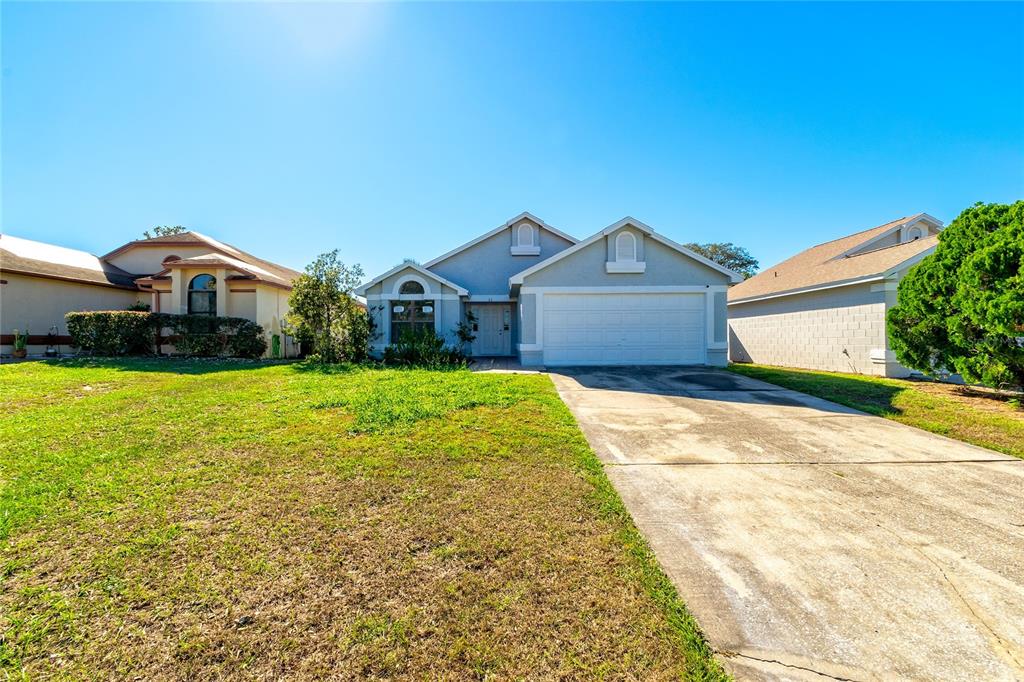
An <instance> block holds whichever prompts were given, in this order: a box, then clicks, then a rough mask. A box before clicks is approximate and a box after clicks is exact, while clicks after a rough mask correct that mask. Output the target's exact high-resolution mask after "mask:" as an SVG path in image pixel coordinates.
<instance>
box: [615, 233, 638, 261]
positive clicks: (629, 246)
mask: <svg viewBox="0 0 1024 682" xmlns="http://www.w3.org/2000/svg"><path fill="white" fill-rule="evenodd" d="M615 260H616V262H619V263H627V262H628V263H633V262H636V237H635V236H633V233H632V232H620V233H619V235H618V236H617V237H615Z"/></svg>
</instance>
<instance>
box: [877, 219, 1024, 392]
mask: <svg viewBox="0 0 1024 682" xmlns="http://www.w3.org/2000/svg"><path fill="white" fill-rule="evenodd" d="M897 296H898V302H897V305H896V306H895V307H894V308H892V309H891V310H890V311H889V315H888V321H889V335H890V339H891V341H892V347H893V350H894V351H895V352H896V358H897V359H898V360H899V361H900V362H901V363H903V364H904V365H906V366H907V367H912V368H914V369H919V370H921V371H924V372H934V371H936V370H942V369H946V370H951V371H955V372H958V373H960V374H962V375H963V377H964V379H966V380H967V381H969V382H979V383H983V384H988V385H990V386H1021V385H1024V201H1018V202H1016V203H1014V204H1011V205H1005V204H988V205H985V204H976V205H975V206H972V207H971V208H969V209H967V210H965V211H964V212H963V213H961V214H960V215H959V216H958V217H957V218H956V220H954V221H953V222H952V223H950V225H949V227H947V228H946V229H945V230H943V231H942V232H941V233H940V234H939V244H938V246H937V247H936V249H935V253H933V254H932V255H930V256H928V257H927V258H925V259H924V260H923V261H921V262H920V263H919V264H918V265H916V266H914V267H913V268H911V270H910V272H909V273H907V276H906V277H904V278H903V280H902V281H901V282H900V284H899V290H898V294H897Z"/></svg>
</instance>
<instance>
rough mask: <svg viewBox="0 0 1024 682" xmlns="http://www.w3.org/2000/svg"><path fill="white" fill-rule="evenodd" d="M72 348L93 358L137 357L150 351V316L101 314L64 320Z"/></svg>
mask: <svg viewBox="0 0 1024 682" xmlns="http://www.w3.org/2000/svg"><path fill="white" fill-rule="evenodd" d="M64 321H65V322H66V323H67V325H68V334H70V335H71V339H72V344H73V345H75V346H77V347H78V348H81V349H82V350H85V351H89V352H90V353H93V354H96V355H139V354H146V353H151V352H152V349H153V326H152V324H151V320H150V313H146V312H141V311H133V310H102V311H90V312H81V313H68V314H67V315H65V316H64Z"/></svg>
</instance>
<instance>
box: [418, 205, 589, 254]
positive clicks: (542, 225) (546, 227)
mask: <svg viewBox="0 0 1024 682" xmlns="http://www.w3.org/2000/svg"><path fill="white" fill-rule="evenodd" d="M524 219H526V220H529V221H531V222H533V223H535V224H536V225H537V226H538V227H540V229H542V230H547V231H548V232H550V233H551V234H554V235H557V236H559V237H561V238H562V239H564V240H566V241H568V242H569V243H571V244H576V243H577V242H578V240H577V239H576V238H575V237H573V236H572V235H569V234H566V233H565V232H562V231H561V230H558V229H556V228H554V227H551V226H550V225H548V224H547V223H545V222H544V221H543V220H541V219H540V218H538V217H537V216H535V215H533V214H532V213H530V212H529V211H523V212H522V213H520V214H519V215H517V216H515V217H514V218H510V219H509V220H506V221H505V222H504V223H502V224H501V225H498V226H497V227H496V228H494V229H493V230H490V231H488V232H485V233H484V234H482V235H480V236H479V237H477V238H476V239H472V240H470V241H468V242H466V243H465V244H463V245H462V246H459V247H456V248H454V249H452V250H451V251H449V252H448V253H445V254H442V255H440V256H438V257H437V258H434V259H433V260H429V261H427V262H426V263H424V264H423V267H425V268H430V267H433V266H434V265H437V264H438V263H441V262H442V261H445V260H447V259H449V258H451V257H452V256H454V255H456V254H459V253H462V252H463V251H465V250H467V249H470V248H472V247H474V246H476V245H477V244H479V243H480V242H482V241H484V240H487V239H490V238H491V237H493V236H494V235H496V234H498V233H500V232H502V231H503V230H508V229H511V228H512V226H513V225H515V224H516V223H518V222H520V221H522V220H524Z"/></svg>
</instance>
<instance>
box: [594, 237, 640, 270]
mask: <svg viewBox="0 0 1024 682" xmlns="http://www.w3.org/2000/svg"><path fill="white" fill-rule="evenodd" d="M609 239H611V240H612V241H611V244H610V246H611V253H610V254H609V255H608V261H607V262H606V263H605V264H604V267H605V271H606V272H608V273H620V274H634V275H637V274H642V273H643V272H645V271H646V270H647V263H645V262H643V261H642V260H640V240H639V238H638V237H637V235H636V234H635V233H634V232H632V231H631V230H623V231H621V232H619V233H618V234H616V235H615V237H614V239H612V237H609Z"/></svg>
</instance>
